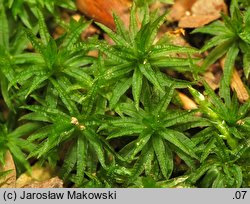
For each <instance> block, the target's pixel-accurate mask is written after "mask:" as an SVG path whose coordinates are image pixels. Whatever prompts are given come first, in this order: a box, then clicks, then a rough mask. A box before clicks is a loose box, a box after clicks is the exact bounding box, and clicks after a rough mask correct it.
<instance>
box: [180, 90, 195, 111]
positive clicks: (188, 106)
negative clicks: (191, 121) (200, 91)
mask: <svg viewBox="0 0 250 204" xmlns="http://www.w3.org/2000/svg"><path fill="white" fill-rule="evenodd" d="M177 93H178V96H179V98H180V100H181V102H182V104H183V108H184V109H185V110H193V109H197V108H198V106H197V104H196V103H195V102H194V101H193V100H192V99H191V98H189V97H188V96H187V95H185V94H183V93H181V92H177Z"/></svg>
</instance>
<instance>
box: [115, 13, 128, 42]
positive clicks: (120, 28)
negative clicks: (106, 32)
mask: <svg viewBox="0 0 250 204" xmlns="http://www.w3.org/2000/svg"><path fill="white" fill-rule="evenodd" d="M113 17H114V21H115V25H116V32H117V34H118V35H120V36H121V37H122V38H123V39H125V40H126V41H129V40H130V38H129V34H128V31H127V30H126V27H125V25H124V23H123V21H122V20H121V19H120V17H119V16H117V15H116V14H115V13H114V14H113Z"/></svg>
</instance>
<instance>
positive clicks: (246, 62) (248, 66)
mask: <svg viewBox="0 0 250 204" xmlns="http://www.w3.org/2000/svg"><path fill="white" fill-rule="evenodd" d="M243 70H244V74H245V76H246V78H248V77H249V73H250V53H249V52H248V53H244V54H243Z"/></svg>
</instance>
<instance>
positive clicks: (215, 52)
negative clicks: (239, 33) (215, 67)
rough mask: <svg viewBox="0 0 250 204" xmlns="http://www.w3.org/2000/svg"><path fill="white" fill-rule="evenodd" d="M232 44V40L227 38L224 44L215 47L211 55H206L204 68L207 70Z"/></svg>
mask: <svg viewBox="0 0 250 204" xmlns="http://www.w3.org/2000/svg"><path fill="white" fill-rule="evenodd" d="M231 45H232V41H231V40H226V41H225V42H223V43H222V44H220V45H218V46H217V47H216V48H214V49H213V50H212V51H211V52H210V53H209V55H208V56H207V57H206V59H205V60H204V62H203V64H202V70H206V68H207V67H209V66H210V65H211V64H213V63H214V62H215V61H216V60H218V59H219V58H220V57H222V56H223V55H224V54H225V53H226V52H227V50H228V48H229V47H230V46H231Z"/></svg>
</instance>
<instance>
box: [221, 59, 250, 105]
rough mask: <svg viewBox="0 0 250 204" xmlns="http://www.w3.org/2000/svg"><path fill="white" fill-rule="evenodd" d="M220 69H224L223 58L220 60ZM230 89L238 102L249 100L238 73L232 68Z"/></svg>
mask: <svg viewBox="0 0 250 204" xmlns="http://www.w3.org/2000/svg"><path fill="white" fill-rule="evenodd" d="M220 63H221V67H222V69H224V64H225V57H224V58H222V59H221V60H220ZM231 88H232V89H233V90H235V92H236V94H237V97H238V99H239V101H240V102H242V103H243V102H245V101H247V100H248V99H249V94H248V91H247V89H246V87H245V85H244V84H243V82H242V80H241V78H240V75H239V73H238V72H237V70H236V69H235V68H234V69H233V74H232V79H231Z"/></svg>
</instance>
